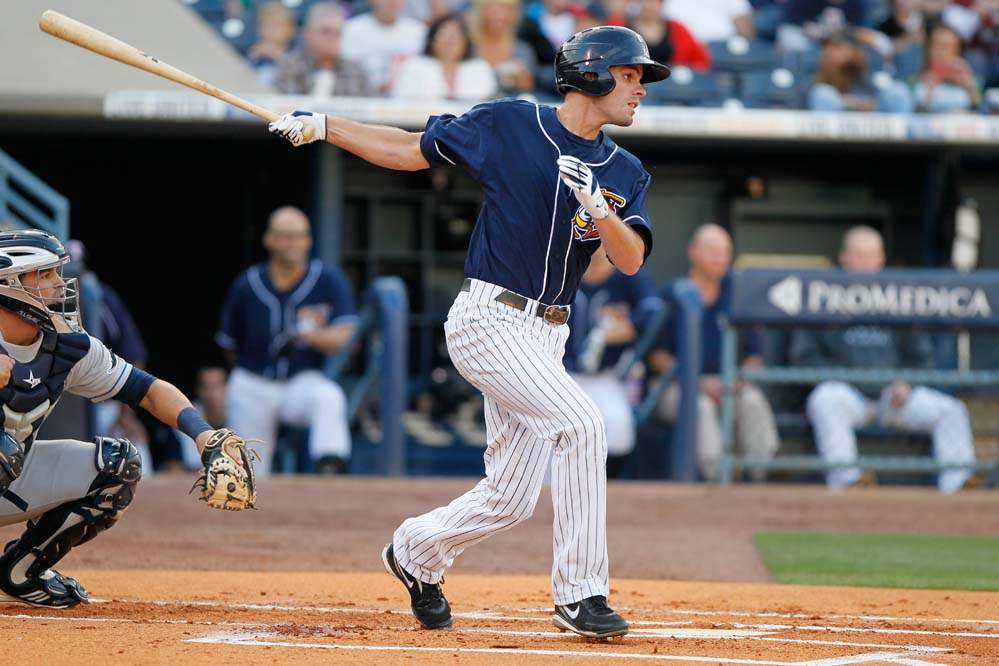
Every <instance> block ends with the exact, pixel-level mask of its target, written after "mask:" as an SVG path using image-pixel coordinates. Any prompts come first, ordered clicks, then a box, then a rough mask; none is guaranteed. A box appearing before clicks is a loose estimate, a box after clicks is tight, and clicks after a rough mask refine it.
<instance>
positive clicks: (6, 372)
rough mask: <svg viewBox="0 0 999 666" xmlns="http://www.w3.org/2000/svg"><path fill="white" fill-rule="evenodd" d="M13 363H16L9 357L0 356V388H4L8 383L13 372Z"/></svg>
mask: <svg viewBox="0 0 999 666" xmlns="http://www.w3.org/2000/svg"><path fill="white" fill-rule="evenodd" d="M15 363H17V361H15V360H14V359H13V358H11V357H10V356H7V355H6V354H0V386H6V385H7V384H9V383H10V377H11V373H12V372H13V370H14V364H15Z"/></svg>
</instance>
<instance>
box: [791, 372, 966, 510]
mask: <svg viewBox="0 0 999 666" xmlns="http://www.w3.org/2000/svg"><path fill="white" fill-rule="evenodd" d="M897 391H902V394H901V395H894V394H895V393H896V392H897ZM903 395H904V400H900V399H899V398H902V397H903ZM898 403H900V404H898ZM806 408H807V413H808V420H809V421H810V422H811V424H812V430H813V431H814V433H815V445H816V447H817V448H818V450H819V454H820V455H821V456H822V457H823V459H825V460H826V462H831V463H851V462H853V461H855V460H856V459H857V436H856V434H855V433H854V430H855V429H856V428H860V427H862V426H865V425H868V424H870V423H872V422H874V421H877V422H879V423H881V424H882V425H885V426H891V427H896V428H901V429H903V430H909V431H912V432H922V433H927V434H929V435H931V436H932V438H933V455H934V456H935V457H936V459H937V462H939V463H940V464H943V465H947V464H955V465H965V464H968V463H973V462H975V447H974V444H973V441H972V437H971V423H970V420H969V417H968V409H967V407H965V406H964V403H963V402H961V401H960V400H958V399H957V398H955V397H953V396H949V395H947V394H945V393H941V392H940V391H935V390H933V389H930V388H926V387H925V386H915V387H913V388H912V389H911V390H906V389H904V388H901V387H899V386H897V385H895V386H890V387H887V388H885V389H884V391H882V393H881V399H880V400H879V401H873V400H869V399H868V398H866V397H865V396H864V394H863V393H861V392H860V391H858V390H857V389H856V388H854V387H853V386H850V385H849V384H844V383H843V382H822V383H821V384H819V385H818V386H816V387H815V389H814V390H813V391H812V392H811V394H809V396H808V404H807V407H806ZM860 475H861V472H860V470H859V469H857V468H856V467H840V468H837V469H833V470H830V471H829V472H827V473H826V483H827V484H828V485H829V487H830V488H833V489H840V488H846V487H848V486H851V485H853V484H854V483H856V482H857V480H858V479H860ZM970 476H971V472H970V471H968V470H966V469H949V470H944V471H942V472H940V474H939V476H938V477H937V487H939V488H940V491H941V492H944V493H953V492H956V491H958V490H960V489H961V486H963V485H964V482H965V481H967V480H968V477H970Z"/></svg>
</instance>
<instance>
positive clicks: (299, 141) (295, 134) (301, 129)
mask: <svg viewBox="0 0 999 666" xmlns="http://www.w3.org/2000/svg"><path fill="white" fill-rule="evenodd" d="M267 130H268V131H269V132H271V133H272V134H277V135H278V136H281V137H284V138H285V139H287V140H288V141H289V142H290V143H291V145H293V146H296V147H297V146H303V145H305V144H307V143H312V142H313V141H322V140H324V139H325V138H326V114H323V113H312V112H311V111H294V112H292V113H286V114H284V115H283V116H281V117H280V118H278V119H277V120H275V121H274V122H272V123H271V124H269V125H268V126H267Z"/></svg>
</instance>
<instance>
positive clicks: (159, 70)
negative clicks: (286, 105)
mask: <svg viewBox="0 0 999 666" xmlns="http://www.w3.org/2000/svg"><path fill="white" fill-rule="evenodd" d="M38 27H40V28H41V29H42V30H43V31H44V32H47V33H49V34H50V35H52V36H53V37H58V38H59V39H62V40H64V41H67V42H69V43H70V44H76V45H77V46H79V47H81V48H85V49H87V50H88V51H93V52H94V53H97V54H98V55H102V56H104V57H105V58H111V59H112V60H117V61H118V62H121V63H125V64H126V65H131V66H132V67H137V68H138V69H142V70H145V71H147V72H149V73H150V74H155V75H157V76H162V77H163V78H164V79H169V80H171V81H173V82H175V83H179V84H181V85H182V86H187V87H188V88H191V89H192V90H197V91H198V92H200V93H204V94H206V95H211V96H212V97H214V98H216V99H220V100H222V101H223V102H225V103H226V104H231V105H233V106H235V107H237V108H240V109H243V110H244V111H246V112H248V113H252V114H253V115H255V116H257V117H258V118H263V119H264V120H266V121H268V122H271V121H274V120H277V119H278V118H280V117H281V116H280V114H277V113H275V112H274V111H271V110H270V109H265V108H264V107H262V106H258V105H257V104H253V103H252V102H248V101H246V100H245V99H243V98H241V97H237V96H236V95H233V94H232V93H230V92H227V91H225V90H222V89H221V88H218V87H216V86H213V85H212V84H210V83H207V82H205V81H202V80H201V79H199V78H196V77H194V76H191V75H190V74H188V73H187V72H185V71H184V70H182V69H177V68H176V67H174V66H173V65H168V64H167V63H165V62H162V61H160V60H157V59H156V58H154V57H153V56H151V55H149V54H148V53H144V52H142V51H140V50H139V49H137V48H135V47H134V46H131V45H130V44H126V43H125V42H123V41H121V40H119V39H115V38H114V37H112V36H111V35H108V34H106V33H103V32H101V31H100V30H97V29H96V28H92V27H90V26H89V25H87V24H86V23H80V22H79V21H77V20H75V19H71V18H70V17H68V16H65V15H63V14H60V13H59V12H55V11H52V10H51V9H49V10H46V11H45V12H44V13H43V14H42V16H41V18H39V19H38ZM305 130H306V139H310V138H311V133H312V128H310V127H306V128H305Z"/></svg>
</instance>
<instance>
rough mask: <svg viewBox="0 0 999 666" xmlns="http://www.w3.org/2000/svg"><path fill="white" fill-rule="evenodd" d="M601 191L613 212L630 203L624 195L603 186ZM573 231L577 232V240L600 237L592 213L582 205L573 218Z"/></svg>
mask: <svg viewBox="0 0 999 666" xmlns="http://www.w3.org/2000/svg"><path fill="white" fill-rule="evenodd" d="M600 191H601V192H603V195H604V199H606V200H607V207H608V208H610V212H612V213H616V212H617V211H618V210H620V209H621V208H624V205H625V204H626V203H628V202H627V200H626V199H625V198H624V197H622V196H621V195H619V194H614V193H613V192H611V191H610V190H608V189H605V188H603V187H601V188H600ZM572 233H573V234H575V236H576V240H580V241H591V240H598V239H599V238H600V232H599V231H597V225H595V224H593V220H591V219H590V214H589V213H588V212H587V211H586V209H585V208H583V207H582V206H580V207H579V208H577V209H576V215H575V217H573V218H572Z"/></svg>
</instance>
